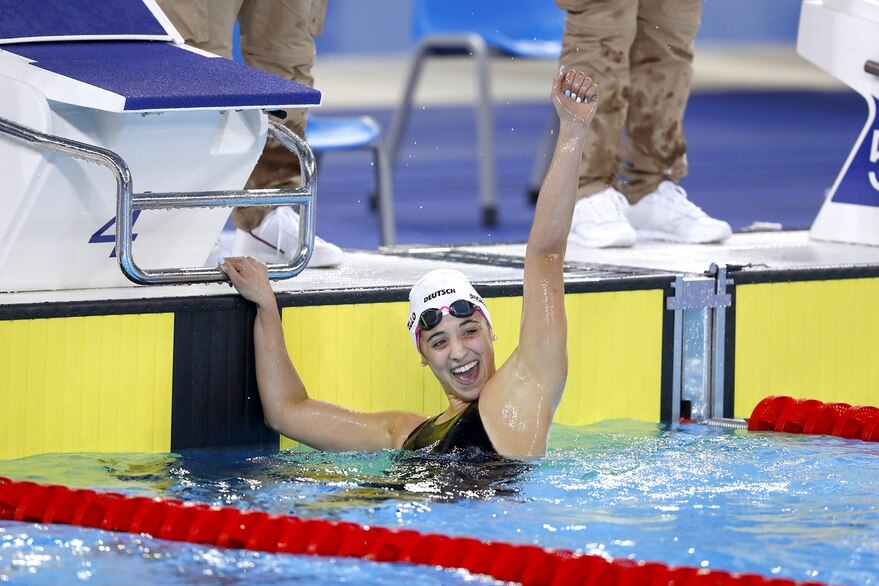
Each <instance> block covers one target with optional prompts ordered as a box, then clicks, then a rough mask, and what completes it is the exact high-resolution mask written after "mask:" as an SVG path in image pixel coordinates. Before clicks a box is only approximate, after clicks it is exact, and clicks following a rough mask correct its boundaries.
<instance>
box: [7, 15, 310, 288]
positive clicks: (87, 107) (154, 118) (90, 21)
mask: <svg viewBox="0 0 879 586" xmlns="http://www.w3.org/2000/svg"><path fill="white" fill-rule="evenodd" d="M0 95H2V96H3V100H0V186H2V188H0V206H2V209H3V210H4V213H3V214H2V216H0V291H28V290H31V291H32V290H52V289H80V288H94V287H115V286H123V285H132V284H133V283H139V284H164V283H192V282H206V281H219V280H223V279H224V278H225V277H224V275H223V274H222V273H221V272H220V271H219V270H218V269H217V268H215V267H207V266H205V265H206V263H207V262H208V256H209V254H210V252H211V250H212V248H213V245H214V242H215V241H216V238H217V236H218V235H219V234H220V232H221V231H222V229H223V226H224V225H225V223H226V221H227V219H228V216H229V211H230V210H229V208H230V207H232V206H242V205H243V206H250V205H296V206H298V207H299V210H300V247H299V254H298V255H296V256H295V257H294V258H293V260H291V262H290V264H289V265H272V266H271V267H270V271H269V272H270V276H272V277H273V278H286V277H290V276H293V275H295V274H297V273H298V272H300V271H301V270H302V269H304V268H305V266H306V264H307V262H308V259H309V258H310V256H311V251H312V248H313V241H314V221H315V206H314V197H315V192H316V189H315V184H314V181H315V173H314V171H315V169H314V157H313V154H312V152H311V149H310V148H309V147H308V145H306V144H305V142H304V141H302V140H301V139H300V138H299V137H297V136H295V135H294V134H293V133H291V132H289V131H288V130H287V129H286V128H285V127H284V126H282V125H280V124H276V123H273V122H270V121H269V119H268V115H267V112H269V111H272V110H278V109H283V108H289V107H313V106H319V105H320V101H321V94H320V92H318V91H316V90H314V89H311V88H309V87H306V86H303V85H301V84H298V83H295V82H292V81H289V80H286V79H283V78H280V77H277V76H273V75H270V74H268V73H265V72H262V71H259V70H256V69H253V68H250V67H247V66H244V65H241V64H238V63H235V62H233V61H230V60H227V59H223V58H221V57H217V56H215V55H211V54H209V53H205V52H203V51H198V50H196V49H194V48H192V47H187V46H186V45H185V44H184V43H183V39H182V37H181V36H180V34H179V33H178V32H177V31H176V30H175V29H174V27H173V26H172V25H171V23H170V22H169V21H168V19H167V18H166V17H165V15H164V14H163V13H162V11H161V10H160V9H159V7H158V6H157V5H156V4H155V2H154V1H153V0H102V1H101V2H94V0H53V2H51V3H42V2H33V1H31V0H6V1H4V2H2V3H0ZM267 136H272V137H274V138H277V139H278V140H279V141H280V142H281V143H282V144H284V146H286V147H287V148H288V149H289V150H291V153H292V155H291V156H298V157H299V159H300V163H301V166H302V187H301V188H298V189H283V190H282V189H271V190H250V191H245V190H243V189H242V188H243V186H244V184H245V182H246V181H247V178H248V176H249V175H250V172H251V171H252V169H253V167H254V166H255V164H256V162H257V160H258V158H259V156H260V154H261V153H262V149H263V146H264V144H265V140H266V137H267ZM93 163H97V165H95V164H93ZM135 185H136V187H137V190H138V191H137V192H135V190H134V187H135ZM135 256H136V257H137V259H138V261H139V262H140V263H141V264H138V263H137V262H135V260H134V259H135ZM142 267H146V268H142ZM120 268H121V271H120Z"/></svg>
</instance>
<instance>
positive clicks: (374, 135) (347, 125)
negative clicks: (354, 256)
mask: <svg viewBox="0 0 879 586" xmlns="http://www.w3.org/2000/svg"><path fill="white" fill-rule="evenodd" d="M305 136H306V142H308V145H309V146H310V147H311V150H312V152H314V154H315V155H316V156H321V155H322V154H323V153H326V152H331V151H348V150H357V149H369V150H371V151H372V152H373V156H374V158H375V169H376V194H377V198H376V199H377V206H378V212H379V219H380V220H379V221H380V225H381V244H382V246H392V245H393V244H394V243H395V240H396V231H395V224H394V196H393V191H392V184H393V181H392V180H391V164H390V159H389V158H388V155H387V151H386V149H385V145H384V143H383V142H382V133H381V127H380V126H379V125H378V123H377V122H376V121H375V120H373V119H372V118H371V117H369V116H316V115H314V114H310V115H309V116H308V123H307V125H306V126H305Z"/></svg>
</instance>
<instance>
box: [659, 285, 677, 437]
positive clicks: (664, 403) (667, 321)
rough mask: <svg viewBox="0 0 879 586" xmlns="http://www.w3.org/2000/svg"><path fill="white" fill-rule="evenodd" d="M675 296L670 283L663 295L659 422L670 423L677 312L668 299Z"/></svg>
mask: <svg viewBox="0 0 879 586" xmlns="http://www.w3.org/2000/svg"><path fill="white" fill-rule="evenodd" d="M673 296H674V287H672V284H671V283H668V284H667V285H666V287H665V290H664V291H663V295H662V359H661V360H662V367H661V375H660V377H661V378H660V382H659V422H660V423H663V424H666V425H670V424H672V423H677V422H673V421H672V420H671V414H672V387H673V386H674V341H675V312H674V311H672V310H670V309H667V307H668V299H669V298H670V297H673Z"/></svg>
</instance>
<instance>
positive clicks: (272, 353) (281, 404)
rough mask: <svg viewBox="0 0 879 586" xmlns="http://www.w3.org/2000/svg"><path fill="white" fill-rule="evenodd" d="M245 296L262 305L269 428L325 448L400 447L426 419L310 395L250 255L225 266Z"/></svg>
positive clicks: (259, 365)
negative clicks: (357, 407) (367, 410)
mask: <svg viewBox="0 0 879 586" xmlns="http://www.w3.org/2000/svg"><path fill="white" fill-rule="evenodd" d="M219 267H220V269H221V270H222V271H223V272H224V273H226V275H227V276H228V277H229V280H230V281H231V283H232V285H234V286H235V288H236V289H237V290H238V292H239V293H240V294H241V296H242V297H244V298H245V299H247V300H249V301H252V302H253V303H254V304H256V309H257V313H256V321H255V323H254V327H253V338H254V345H255V350H256V382H257V386H258V388H259V398H260V401H261V402H262V408H263V413H264V416H265V421H266V424H267V425H269V426H270V427H271V428H272V429H274V430H275V431H277V432H278V433H280V434H282V435H284V436H287V437H289V438H291V439H293V440H296V441H298V442H302V443H304V444H306V445H308V446H311V447H313V448H317V449H319V450H334V451H349V450H350V451H353V450H381V449H386V448H396V449H399V448H400V447H401V446H402V445H403V442H404V441H405V440H406V437H407V436H408V435H409V432H410V431H412V430H413V429H414V428H415V427H416V426H418V424H419V423H421V422H422V421H424V420H425V419H426V418H425V417H424V416H422V415H418V414H415V413H406V412H397V411H386V412H382V413H362V412H359V411H354V410H351V409H346V408H344V407H341V406H340V405H335V404H333V403H327V402H325V401H317V400H315V399H312V398H310V397H309V396H308V391H307V390H306V388H305V384H303V382H302V379H301V378H300V377H299V373H298V372H296V368H295V367H294V366H293V362H292V361H291V360H290V356H289V354H288V353H287V345H286V343H285V341H284V332H283V329H282V328H281V317H280V314H279V313H278V306H277V302H276V301H275V294H274V291H272V288H271V285H270V284H269V280H268V273H267V270H266V266H265V265H264V264H263V263H262V262H260V261H258V260H256V259H253V258H250V257H234V258H227V259H225V262H223V263H221V264H220V265H219Z"/></svg>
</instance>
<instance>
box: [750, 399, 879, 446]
mask: <svg viewBox="0 0 879 586" xmlns="http://www.w3.org/2000/svg"><path fill="white" fill-rule="evenodd" d="M748 430H749V431H784V432H787V433H803V434H821V435H835V436H838V437H844V438H848V439H861V440H864V441H868V442H877V441H879V407H870V406H868V405H856V406H854V407H853V406H851V405H849V404H848V403H824V402H822V401H818V400H817V399H794V398H793V397H788V396H786V395H771V396H769V397H766V398H765V399H763V400H762V401H760V402H759V403H757V406H756V407H754V410H753V412H752V413H751V418H750V419H748Z"/></svg>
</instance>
